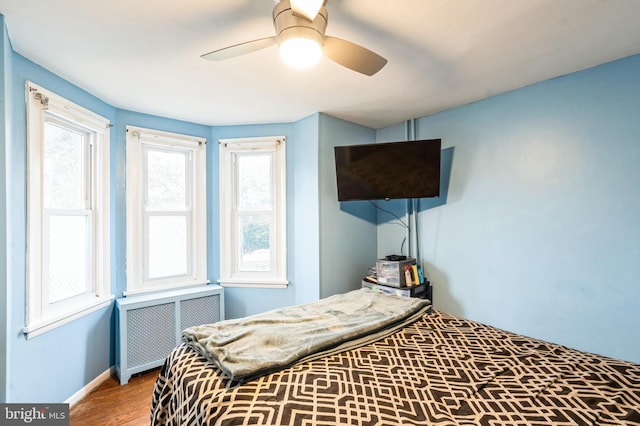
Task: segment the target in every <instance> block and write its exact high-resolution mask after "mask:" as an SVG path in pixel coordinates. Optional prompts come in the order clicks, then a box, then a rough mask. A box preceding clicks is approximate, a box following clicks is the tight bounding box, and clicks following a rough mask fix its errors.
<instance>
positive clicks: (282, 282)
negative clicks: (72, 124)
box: [218, 278, 289, 288]
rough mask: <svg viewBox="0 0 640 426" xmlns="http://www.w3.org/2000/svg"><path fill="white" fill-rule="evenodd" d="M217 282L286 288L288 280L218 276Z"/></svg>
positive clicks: (222, 284)
mask: <svg viewBox="0 0 640 426" xmlns="http://www.w3.org/2000/svg"><path fill="white" fill-rule="evenodd" d="M218 284H220V285H221V286H222V287H246V288H287V287H288V286H289V281H288V280H260V279H257V280H251V279H240V278H220V279H219V280H218Z"/></svg>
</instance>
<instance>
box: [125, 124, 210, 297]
mask: <svg viewBox="0 0 640 426" xmlns="http://www.w3.org/2000/svg"><path fill="white" fill-rule="evenodd" d="M126 130H127V136H126V141H127V148H126V151H127V166H126V169H127V170H126V175H127V177H126V181H127V208H126V210H127V289H126V291H125V292H124V295H125V296H130V295H133V294H140V293H152V292H157V291H161V290H166V289H175V288H183V287H192V286H197V285H202V284H207V283H208V282H209V281H208V279H207V232H206V229H207V218H206V207H207V198H206V197H207V194H206V158H207V156H206V142H207V141H206V139H203V138H199V137H195V136H188V135H182V134H177V133H169V132H162V131H159V130H152V129H145V128H141V127H135V126H127V128H126ZM145 145H151V146H154V147H156V148H170V149H176V148H177V149H184V150H186V151H190V152H191V153H192V164H191V169H192V170H191V173H192V182H190V186H191V187H190V197H191V202H192V215H191V223H192V229H191V235H189V236H188V240H189V241H190V247H189V250H190V252H191V253H192V256H191V260H192V265H191V273H190V274H189V275H184V276H179V277H169V278H165V279H150V280H145V278H144V265H145V260H144V259H145V243H144V241H145V239H144V217H143V216H144V214H143V213H144V188H143V185H144V178H143V176H142V172H143V171H144V164H143V163H144V152H143V151H144V147H145Z"/></svg>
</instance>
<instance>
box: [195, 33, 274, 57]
mask: <svg viewBox="0 0 640 426" xmlns="http://www.w3.org/2000/svg"><path fill="white" fill-rule="evenodd" d="M277 42H278V39H277V38H276V36H272V37H265V38H259V39H257V40H251V41H247V42H244V43H239V44H234V45H233V46H229V47H223V48H222V49H218V50H214V51H213V52H209V53H205V54H204V55H202V56H200V57H201V58H203V59H208V60H210V61H223V60H225V59H229V58H234V57H236V56H240V55H244V54H246V53H251V52H255V51H256V50H260V49H264V48H265V47H269V46H271V45H274V44H276V43H277Z"/></svg>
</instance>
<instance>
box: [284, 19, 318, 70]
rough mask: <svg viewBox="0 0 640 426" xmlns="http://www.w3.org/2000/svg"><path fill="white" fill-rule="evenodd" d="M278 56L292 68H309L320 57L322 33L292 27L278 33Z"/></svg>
mask: <svg viewBox="0 0 640 426" xmlns="http://www.w3.org/2000/svg"><path fill="white" fill-rule="evenodd" d="M279 43H280V57H281V58H282V60H283V61H284V63H285V64H287V65H289V66H290V67H293V68H309V67H312V66H314V65H315V64H317V63H318V62H319V61H320V58H321V57H322V35H321V34H319V33H317V32H315V31H313V30H309V29H308V28H301V27H294V28H289V29H287V30H286V31H283V32H282V33H280V37H279Z"/></svg>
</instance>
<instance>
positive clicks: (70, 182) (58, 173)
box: [42, 122, 85, 209]
mask: <svg viewBox="0 0 640 426" xmlns="http://www.w3.org/2000/svg"><path fill="white" fill-rule="evenodd" d="M83 145H84V135H83V134H82V133H78V132H75V131H73V130H70V129H67V128H63V127H60V126H58V125H56V124H53V123H51V122H46V123H45V125H44V148H43V156H44V168H43V176H42V183H43V202H44V207H45V208H57V209H83V208H85V194H84V184H85V180H84V147H83Z"/></svg>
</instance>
